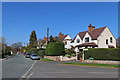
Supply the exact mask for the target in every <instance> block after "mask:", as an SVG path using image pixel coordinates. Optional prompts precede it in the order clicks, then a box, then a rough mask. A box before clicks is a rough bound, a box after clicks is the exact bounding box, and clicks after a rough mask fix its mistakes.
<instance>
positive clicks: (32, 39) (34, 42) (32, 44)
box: [29, 30, 37, 48]
mask: <svg viewBox="0 0 120 80" xmlns="http://www.w3.org/2000/svg"><path fill="white" fill-rule="evenodd" d="M29 41H30V45H29V47H30V48H36V47H37V36H36V33H35V30H33V31H32V32H31V35H30V40H29Z"/></svg>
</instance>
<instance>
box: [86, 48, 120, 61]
mask: <svg viewBox="0 0 120 80" xmlns="http://www.w3.org/2000/svg"><path fill="white" fill-rule="evenodd" d="M119 55H120V49H119V48H108V49H107V48H91V49H89V50H88V51H85V59H89V57H92V58H94V59H95V60H115V61H120V56H119Z"/></svg>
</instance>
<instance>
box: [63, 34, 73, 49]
mask: <svg viewBox="0 0 120 80" xmlns="http://www.w3.org/2000/svg"><path fill="white" fill-rule="evenodd" d="M64 40H65V41H63V42H64V43H65V42H67V45H65V48H67V49H70V48H71V45H70V42H71V41H72V38H71V37H70V35H68V36H66V38H65V39H64Z"/></svg>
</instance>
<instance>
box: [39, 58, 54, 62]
mask: <svg viewBox="0 0 120 80" xmlns="http://www.w3.org/2000/svg"><path fill="white" fill-rule="evenodd" d="M40 60H41V61H54V60H51V59H46V58H41V59H40Z"/></svg>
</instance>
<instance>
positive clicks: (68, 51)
mask: <svg viewBox="0 0 120 80" xmlns="http://www.w3.org/2000/svg"><path fill="white" fill-rule="evenodd" d="M73 52H74V50H73V48H71V49H65V53H66V54H70V55H71V54H73Z"/></svg>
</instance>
